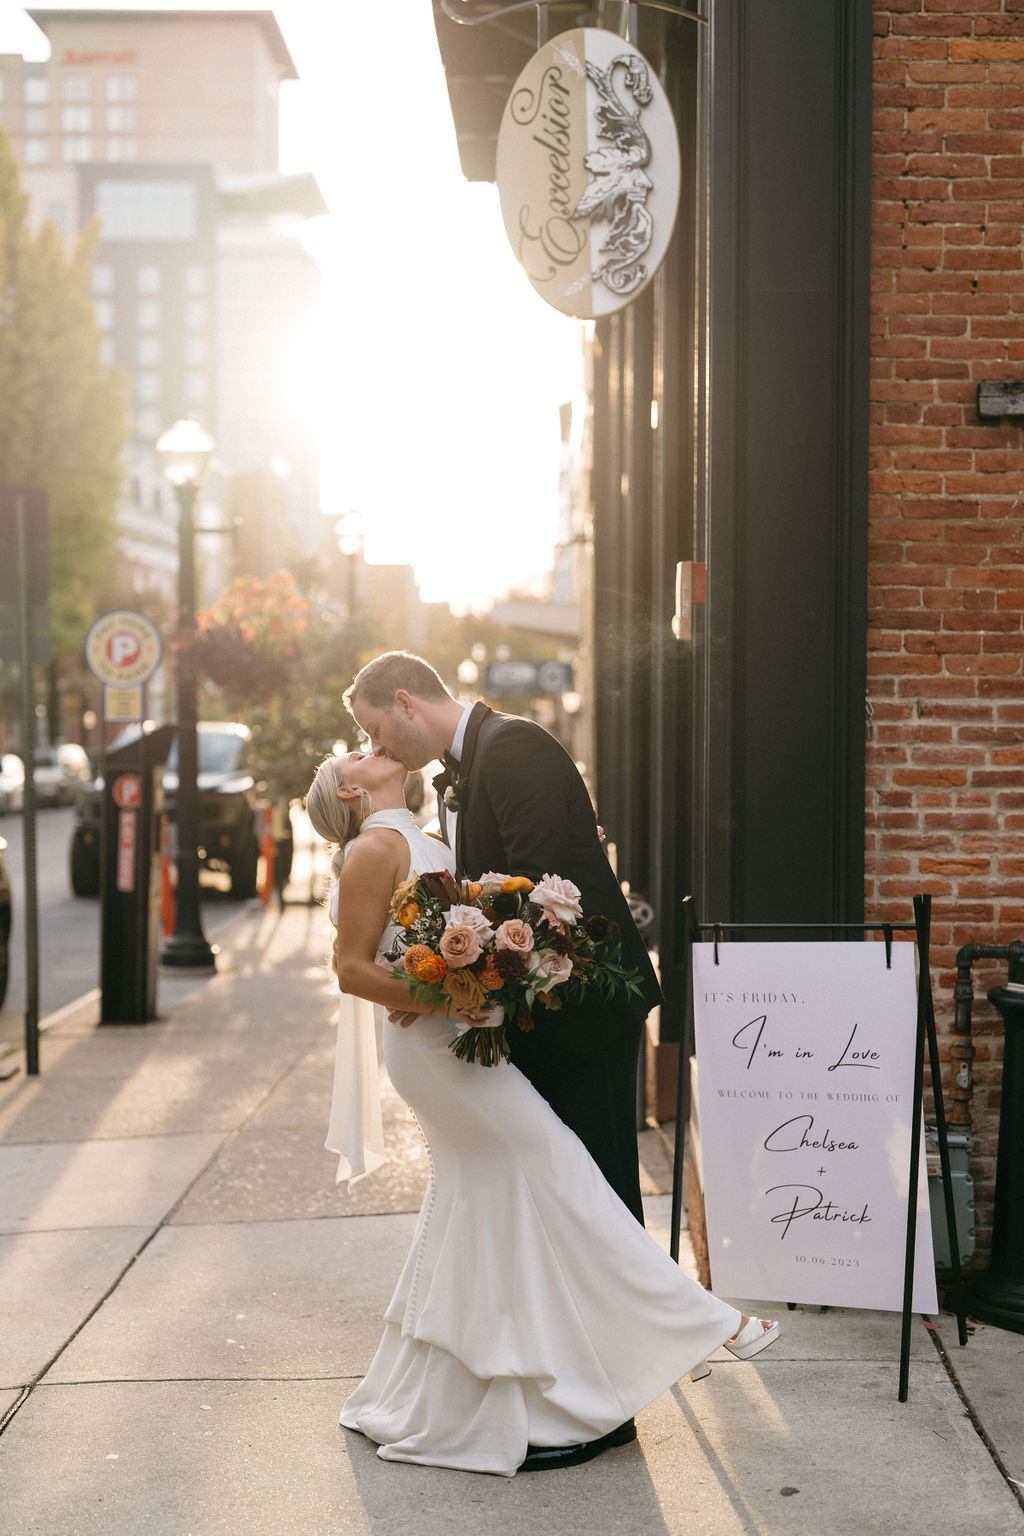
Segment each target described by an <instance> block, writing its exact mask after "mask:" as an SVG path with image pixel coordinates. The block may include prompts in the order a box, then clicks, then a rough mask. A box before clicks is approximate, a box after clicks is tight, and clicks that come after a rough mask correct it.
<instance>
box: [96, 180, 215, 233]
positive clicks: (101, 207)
mask: <svg viewBox="0 0 1024 1536" xmlns="http://www.w3.org/2000/svg"><path fill="white" fill-rule="evenodd" d="M95 206H96V212H97V214H98V215H99V218H100V222H101V223H102V225H103V236H104V239H106V240H194V239H195V237H196V233H197V224H198V217H197V209H196V186H195V183H194V182H191V181H98V182H97V183H96V204H95Z"/></svg>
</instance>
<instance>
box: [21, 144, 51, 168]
mask: <svg viewBox="0 0 1024 1536" xmlns="http://www.w3.org/2000/svg"><path fill="white" fill-rule="evenodd" d="M24 155H25V164H26V165H45V164H46V162H47V161H48V160H49V158H50V141H49V139H26V140H25V149H24Z"/></svg>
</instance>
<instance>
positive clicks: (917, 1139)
mask: <svg viewBox="0 0 1024 1536" xmlns="http://www.w3.org/2000/svg"><path fill="white" fill-rule="evenodd" d="M683 907H684V912H685V922H686V943H685V945H684V948H683V953H684V955H685V966H686V975H685V977H684V988H683V996H684V999H685V1002H684V1013H683V1030H682V1039H681V1040H680V1044H679V1076H678V1081H677V1084H676V1140H675V1157H674V1162H673V1169H672V1227H671V1253H672V1257H673V1258H674V1259H675V1260H677V1261H678V1259H679V1232H680V1227H681V1225H682V1214H683V1144H684V1140H685V1137H684V1134H683V1132H684V1126H685V1117H686V1090H687V1082H688V1079H689V1061H690V1056H691V1055H692V1053H693V1049H694V1029H693V945H694V944H695V943H697V942H698V941H699V940H701V939H704V938H714V939H715V940H718V939H719V938H721V937H722V936H723V935H724V934H725V933H741V934H742V933H751V932H754V931H757V930H760V931H761V932H765V931H769V932H771V933H772V934H778V933H780V932H784V933H792V934H794V935H800V934H817V935H818V936H819V937H825V936H826V935H827V936H829V937H837V936H839V935H841V934H847V935H849V936H850V937H853V936H854V935H855V934H858V933H859V934H861V935H862V936H863V935H864V934H867V933H881V934H882V935H883V937H884V939H885V944H886V961H887V963H888V962H889V960H890V957H891V951H892V940H893V934H894V933H910V932H912V933H913V934H914V935H915V941H916V944H917V961H918V978H917V1043H916V1048H915V1053H914V1100H913V1119H912V1124H911V1135H910V1168H909V1185H908V1194H909V1198H908V1201H907V1236H906V1262H905V1267H904V1277H903V1329H902V1334H901V1338H900V1381H899V1401H900V1402H901V1403H905V1402H906V1401H907V1392H908V1383H909V1380H910V1329H911V1318H912V1307H911V1298H912V1295H913V1281H914V1249H915V1246H916V1240H917V1189H918V1180H919V1176H920V1167H921V1122H922V1119H923V1115H924V1047H925V1040H926V1039H927V1042H928V1061H929V1064H930V1067H931V1079H932V1093H933V1096H934V1101H935V1129H936V1133H937V1136H938V1143H939V1162H940V1166H941V1169H942V1189H943V1195H944V1197H945V1213H946V1230H947V1232H948V1235H949V1254H950V1268H951V1271H952V1282H953V1294H954V1295H955V1296H959V1295H960V1293H961V1287H960V1248H959V1244H958V1242H957V1235H956V1211H955V1209H954V1205H953V1180H952V1175H951V1172H950V1166H949V1141H948V1137H947V1134H946V1110H945V1105H944V1102H943V1097H942V1077H941V1073H940V1071H939V1050H938V1041H937V1039H936V1034H935V1007H934V1002H933V998H932V983H931V969H930V946H931V897H930V896H927V895H923V896H915V897H914V921H913V922H912V923H887V922H875V923H700V922H698V921H697V914H696V909H695V905H694V901H693V898H692V897H691V896H687V897H686V898H685V900H684V902H683ZM960 1305H961V1303H959V1302H958V1307H959V1306H960ZM956 1320H957V1336H958V1338H959V1341H960V1343H961V1344H962V1345H963V1344H966V1343H967V1317H966V1313H964V1312H962V1311H959V1310H958V1311H957V1314H956Z"/></svg>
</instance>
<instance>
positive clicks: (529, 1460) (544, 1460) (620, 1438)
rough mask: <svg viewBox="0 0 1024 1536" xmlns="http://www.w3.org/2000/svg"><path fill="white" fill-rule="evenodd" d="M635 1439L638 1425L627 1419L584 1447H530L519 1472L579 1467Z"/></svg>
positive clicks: (586, 1441)
mask: <svg viewBox="0 0 1024 1536" xmlns="http://www.w3.org/2000/svg"><path fill="white" fill-rule="evenodd" d="M635 1439H636V1424H635V1423H634V1421H633V1420H632V1419H627V1421H626V1423H625V1424H620V1425H619V1427H618V1429H613V1430H610V1431H609V1433H608V1434H607V1435H602V1436H601V1438H600V1439H599V1440H584V1441H583V1443H582V1445H528V1446H527V1447H526V1460H525V1461H524V1462H523V1464H522V1465H521V1466H520V1468H519V1471H520V1472H548V1471H554V1469H555V1468H556V1467H578V1466H579V1464H580V1462H583V1461H593V1459H594V1457H595V1456H600V1454H601V1452H602V1451H608V1450H611V1448H612V1446H613V1445H628V1444H629V1442H630V1441H631V1440H635Z"/></svg>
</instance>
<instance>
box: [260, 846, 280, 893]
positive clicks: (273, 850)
mask: <svg viewBox="0 0 1024 1536" xmlns="http://www.w3.org/2000/svg"><path fill="white" fill-rule="evenodd" d="M260 852H261V853H262V854H263V884H262V885H261V886H260V901H262V903H263V905H264V906H266V905H267V903H268V902H269V901H270V895H271V892H272V891H273V889H274V864H275V863H276V860H277V844H276V843H275V842H274V839H273V836H272V835H271V833H270V832H269V831H267V832H265V833H264V834H263V837H262V839H261V841H260Z"/></svg>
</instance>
